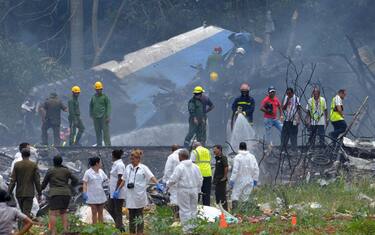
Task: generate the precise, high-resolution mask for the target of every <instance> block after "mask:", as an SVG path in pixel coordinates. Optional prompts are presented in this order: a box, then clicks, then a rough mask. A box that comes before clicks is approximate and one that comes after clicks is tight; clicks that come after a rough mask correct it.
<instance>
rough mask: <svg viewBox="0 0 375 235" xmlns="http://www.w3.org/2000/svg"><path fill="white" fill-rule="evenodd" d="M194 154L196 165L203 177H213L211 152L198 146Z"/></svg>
mask: <svg viewBox="0 0 375 235" xmlns="http://www.w3.org/2000/svg"><path fill="white" fill-rule="evenodd" d="M193 152H194V154H195V164H197V166H198V167H199V170H200V171H201V174H202V176H203V177H209V176H212V171H211V154H210V151H209V150H208V149H206V148H204V147H202V146H198V147H197V148H196V149H195V150H194V151H193Z"/></svg>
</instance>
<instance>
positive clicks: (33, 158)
mask: <svg viewBox="0 0 375 235" xmlns="http://www.w3.org/2000/svg"><path fill="white" fill-rule="evenodd" d="M24 148H28V149H30V153H31V156H30V160H31V161H33V162H35V161H36V155H37V149H36V148H34V147H32V146H31V145H30V144H29V143H21V144H20V145H19V146H18V150H19V151H18V152H17V153H16V154H15V155H14V159H13V161H12V164H11V166H10V174H12V171H13V168H14V165H15V164H16V163H17V162H20V161H22V154H21V151H22V149H24Z"/></svg>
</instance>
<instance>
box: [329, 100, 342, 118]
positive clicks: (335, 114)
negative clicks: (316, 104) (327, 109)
mask: <svg viewBox="0 0 375 235" xmlns="http://www.w3.org/2000/svg"><path fill="white" fill-rule="evenodd" d="M335 98H336V96H335V97H333V99H332V103H331V114H330V120H331V122H338V121H342V120H344V117H343V116H341V115H340V113H339V112H337V111H336V104H335Z"/></svg>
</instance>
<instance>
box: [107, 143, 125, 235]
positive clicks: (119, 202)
mask: <svg viewBox="0 0 375 235" xmlns="http://www.w3.org/2000/svg"><path fill="white" fill-rule="evenodd" d="M123 154H124V151H122V150H121V149H115V150H113V151H112V161H113V164H112V168H111V172H110V175H109V190H110V198H109V200H108V203H107V207H106V209H107V210H108V212H109V214H111V216H112V218H113V220H114V221H115V224H116V228H117V229H119V230H120V231H121V232H124V231H125V229H124V224H123V222H122V207H123V205H124V200H125V189H124V188H123V185H124V184H123V183H122V182H123V180H122V176H123V175H124V174H125V164H124V162H123V161H122V159H121V157H122V155H123Z"/></svg>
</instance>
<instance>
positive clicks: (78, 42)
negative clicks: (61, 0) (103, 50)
mask: <svg viewBox="0 0 375 235" xmlns="http://www.w3.org/2000/svg"><path fill="white" fill-rule="evenodd" d="M70 17H71V23H70V58H71V59H70V64H71V68H72V71H73V72H79V71H82V70H83V69H84V61H83V53H84V47H83V26H84V25H83V23H84V22H83V0H70Z"/></svg>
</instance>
